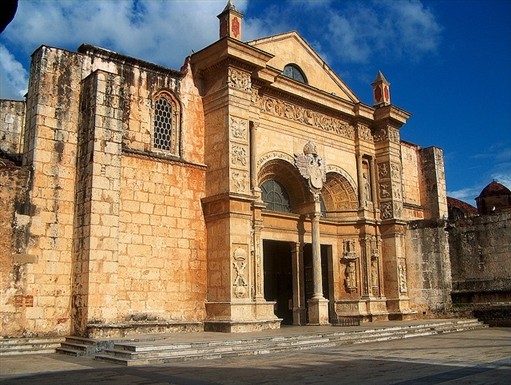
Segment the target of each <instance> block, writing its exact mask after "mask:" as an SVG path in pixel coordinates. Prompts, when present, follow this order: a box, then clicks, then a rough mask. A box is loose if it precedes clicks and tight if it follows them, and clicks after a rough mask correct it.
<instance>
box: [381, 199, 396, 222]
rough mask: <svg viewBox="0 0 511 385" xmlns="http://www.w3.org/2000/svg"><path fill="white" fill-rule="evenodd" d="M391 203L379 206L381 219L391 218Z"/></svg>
mask: <svg viewBox="0 0 511 385" xmlns="http://www.w3.org/2000/svg"><path fill="white" fill-rule="evenodd" d="M392 216H393V214H392V202H385V203H382V204H381V217H382V219H390V218H392Z"/></svg>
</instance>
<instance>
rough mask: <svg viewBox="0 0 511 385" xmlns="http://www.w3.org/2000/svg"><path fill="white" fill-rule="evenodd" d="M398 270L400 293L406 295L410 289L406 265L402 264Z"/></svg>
mask: <svg viewBox="0 0 511 385" xmlns="http://www.w3.org/2000/svg"><path fill="white" fill-rule="evenodd" d="M397 270H398V277H399V292H400V293H406V292H407V291H408V287H407V285H406V265H405V264H404V263H400V264H399V265H398V267H397Z"/></svg>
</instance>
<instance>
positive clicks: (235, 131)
mask: <svg viewBox="0 0 511 385" xmlns="http://www.w3.org/2000/svg"><path fill="white" fill-rule="evenodd" d="M230 126H231V135H232V137H233V138H235V139H241V140H244V141H246V140H247V132H248V122H247V121H246V120H245V119H238V118H235V117H232V116H231V121H230Z"/></svg>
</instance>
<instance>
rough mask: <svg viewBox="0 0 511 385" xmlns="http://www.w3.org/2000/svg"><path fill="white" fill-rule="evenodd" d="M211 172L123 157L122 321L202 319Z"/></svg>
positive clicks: (119, 303) (119, 288) (119, 285)
mask: <svg viewBox="0 0 511 385" xmlns="http://www.w3.org/2000/svg"><path fill="white" fill-rule="evenodd" d="M204 174H205V168H204V167H199V166H191V165H189V166H183V165H181V164H179V163H177V162H170V161H167V162H164V161H160V160H158V159H154V158H151V157H147V156H140V155H125V156H123V158H122V170H121V190H120V191H121V195H120V202H121V208H120V216H119V226H120V227H119V270H118V277H117V293H118V298H117V310H118V320H119V321H129V320H131V319H136V318H137V317H145V318H146V319H153V320H156V319H165V320H177V321H185V320H187V321H200V320H202V319H203V318H204V302H205V300H206V290H207V280H206V228H205V223H204V218H203V214H202V208H201V204H200V200H201V198H203V197H204V195H205V175H204Z"/></svg>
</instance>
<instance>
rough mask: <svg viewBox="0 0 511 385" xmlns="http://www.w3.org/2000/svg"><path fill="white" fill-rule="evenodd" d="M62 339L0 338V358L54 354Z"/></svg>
mask: <svg viewBox="0 0 511 385" xmlns="http://www.w3.org/2000/svg"><path fill="white" fill-rule="evenodd" d="M63 341H64V337H55V338H0V356H7V355H19V354H43V353H55V350H56V349H57V348H58V347H59V346H60V344H61V343H62V342H63Z"/></svg>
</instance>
